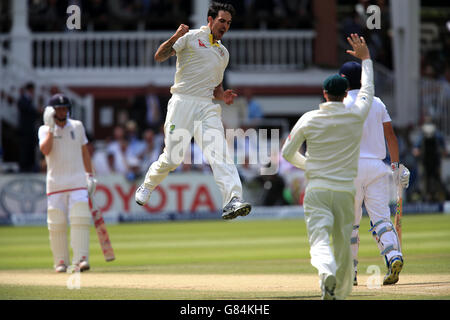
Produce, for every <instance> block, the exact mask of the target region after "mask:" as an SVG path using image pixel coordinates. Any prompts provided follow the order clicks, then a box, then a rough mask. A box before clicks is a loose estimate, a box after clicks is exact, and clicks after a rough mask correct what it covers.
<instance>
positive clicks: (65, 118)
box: [55, 115, 67, 122]
mask: <svg viewBox="0 0 450 320" xmlns="http://www.w3.org/2000/svg"><path fill="white" fill-rule="evenodd" d="M55 119H56V120H58V121H60V122H65V121H66V120H67V115H66V116H65V117H64V118H59V117H57V116H55Z"/></svg>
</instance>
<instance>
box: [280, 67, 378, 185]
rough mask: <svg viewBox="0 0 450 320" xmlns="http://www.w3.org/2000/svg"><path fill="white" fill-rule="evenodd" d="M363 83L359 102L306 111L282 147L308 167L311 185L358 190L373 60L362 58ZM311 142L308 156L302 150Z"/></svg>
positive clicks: (289, 158)
mask: <svg viewBox="0 0 450 320" xmlns="http://www.w3.org/2000/svg"><path fill="white" fill-rule="evenodd" d="M361 82H362V86H361V89H360V90H359V93H358V95H357V98H356V101H355V103H354V104H353V105H352V106H351V107H349V108H346V107H345V105H344V103H342V102H325V103H322V104H320V105H319V109H318V110H312V111H309V112H307V113H305V114H304V115H303V116H302V117H301V118H300V119H299V120H298V122H297V123H296V125H295V126H294V128H293V129H292V131H291V134H290V135H289V137H288V139H286V142H285V144H284V145H283V148H282V155H283V157H284V158H285V159H286V160H287V161H289V162H291V163H292V164H293V165H294V166H296V167H298V168H300V169H303V170H305V176H306V178H307V179H308V187H309V188H324V189H329V190H336V191H349V192H354V190H355V189H354V184H353V181H354V179H355V177H356V175H357V172H358V159H359V147H360V141H361V136H362V131H363V124H364V121H365V120H366V117H367V114H368V113H369V110H370V107H371V105H372V101H373V95H374V91H375V88H374V84H373V67H372V60H370V59H366V60H364V61H363V62H362V77H361ZM304 141H306V143H307V152H306V157H305V156H303V155H301V154H300V152H299V149H300V147H301V146H302V144H303V142H304Z"/></svg>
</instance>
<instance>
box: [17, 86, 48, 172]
mask: <svg viewBox="0 0 450 320" xmlns="http://www.w3.org/2000/svg"><path fill="white" fill-rule="evenodd" d="M34 93H35V87H34V84H33V83H31V82H30V83H28V84H26V85H25V88H24V89H23V92H22V94H21V96H20V98H19V101H18V103H17V107H18V108H19V135H20V151H19V152H20V155H19V167H20V171H22V172H37V171H39V169H38V167H37V165H36V147H37V145H38V139H37V130H38V128H37V127H38V124H39V117H40V115H41V114H42V108H39V109H37V108H36V106H35V104H34Z"/></svg>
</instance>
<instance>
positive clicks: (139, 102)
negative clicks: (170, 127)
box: [130, 85, 165, 132]
mask: <svg viewBox="0 0 450 320" xmlns="http://www.w3.org/2000/svg"><path fill="white" fill-rule="evenodd" d="M164 117H165V115H164V113H163V110H162V106H161V103H160V100H159V97H158V95H157V94H156V93H155V87H153V86H152V85H149V86H148V87H147V90H146V94H145V95H138V96H136V97H135V99H134V102H133V103H132V108H131V110H130V118H131V119H132V120H134V121H135V122H136V124H137V126H138V129H139V130H144V129H145V128H150V129H152V130H153V131H155V132H159V130H160V127H161V125H162V124H163V123H164Z"/></svg>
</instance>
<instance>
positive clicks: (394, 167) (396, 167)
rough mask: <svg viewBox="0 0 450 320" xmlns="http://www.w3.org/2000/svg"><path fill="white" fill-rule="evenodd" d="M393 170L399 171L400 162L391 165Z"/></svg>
mask: <svg viewBox="0 0 450 320" xmlns="http://www.w3.org/2000/svg"><path fill="white" fill-rule="evenodd" d="M391 169H392V171H394V170H396V169H398V162H392V163H391Z"/></svg>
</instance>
